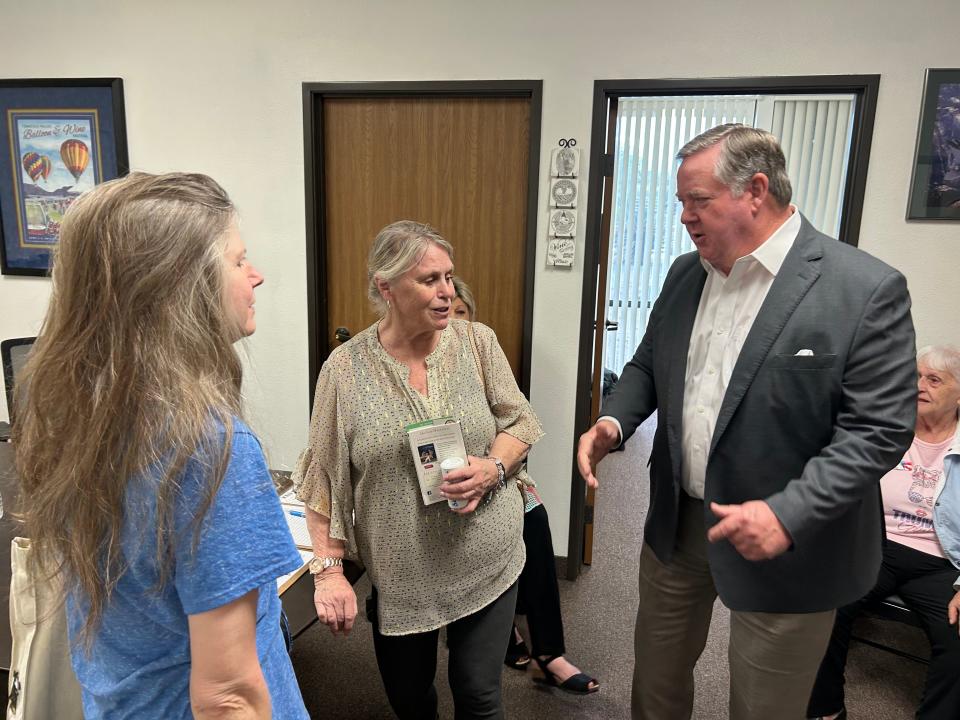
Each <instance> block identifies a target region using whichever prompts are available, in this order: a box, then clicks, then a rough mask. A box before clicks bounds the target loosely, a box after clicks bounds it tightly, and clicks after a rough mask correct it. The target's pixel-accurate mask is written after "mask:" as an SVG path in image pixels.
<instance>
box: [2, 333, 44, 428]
mask: <svg viewBox="0 0 960 720" xmlns="http://www.w3.org/2000/svg"><path fill="white" fill-rule="evenodd" d="M36 339H37V338H36V337H23V338H10V339H9V340H3V341H2V342H0V361H2V362H3V385H4V388H5V389H6V394H7V414H8V415H9V416H10V424H9V425H7V427H6V428H2V427H0V440H5V439H7V438H9V436H10V425H13V387H14V384H15V381H16V378H17V375H19V374H20V371H21V370H22V369H23V366H24V364H25V363H26V362H27V357H28V356H29V355H30V348H31V347H33V343H34V341H35V340H36Z"/></svg>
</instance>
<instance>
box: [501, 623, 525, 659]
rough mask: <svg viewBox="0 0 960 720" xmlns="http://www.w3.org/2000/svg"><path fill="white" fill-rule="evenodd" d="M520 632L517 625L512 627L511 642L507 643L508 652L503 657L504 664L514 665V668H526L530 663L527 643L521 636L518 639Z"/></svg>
mask: <svg viewBox="0 0 960 720" xmlns="http://www.w3.org/2000/svg"><path fill="white" fill-rule="evenodd" d="M518 636H519V633H518V632H517V626H516V625H514V626H513V627H512V628H511V629H510V642H509V643H507V654H506V657H504V658H503V664H504V665H506V666H507V667H512V668H513V669H514V670H526V669H527V665H529V664H530V651H529V650H527V644H526V643H525V642H524V641H523V639H522V638H521V639H520V640H517V637H518Z"/></svg>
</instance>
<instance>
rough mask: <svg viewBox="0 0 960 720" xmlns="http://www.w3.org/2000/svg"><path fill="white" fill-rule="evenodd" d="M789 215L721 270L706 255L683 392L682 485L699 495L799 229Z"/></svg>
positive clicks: (797, 219)
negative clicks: (733, 391)
mask: <svg viewBox="0 0 960 720" xmlns="http://www.w3.org/2000/svg"><path fill="white" fill-rule="evenodd" d="M791 209H792V210H793V214H792V215H791V216H790V217H789V218H788V219H787V220H786V221H785V222H784V223H783V224H782V225H781V226H780V227H779V228H777V229H776V230H775V231H774V233H773V234H772V235H771V236H770V237H769V238H767V239H766V240H765V241H764V242H763V244H762V245H760V247H758V248H757V249H756V250H754V251H753V252H752V253H750V254H749V255H745V256H744V257H742V258H739V259H738V260H737V261H736V262H735V263H734V264H733V267H732V268H730V274H729V275H726V276H725V275H724V274H723V273H722V272H720V271H719V270H717V269H716V268H715V267H713V266H712V265H711V264H710V263H708V262H706V261H705V260H701V262H702V263H703V267H704V269H705V270H706V271H707V280H706V283H705V284H704V286H703V293H702V294H701V296H700V306H699V307H698V308H697V317H696V319H695V320H694V321H693V331H692V333H691V334H690V347H689V349H688V351H687V371H686V375H685V377H684V393H683V438H682V443H683V462H682V463H681V471H680V474H681V478H680V483H681V487H683V489H684V490H685V491H686V492H687V493H688V494H689V495H691V496H692V497H695V498H703V483H704V479H705V478H706V471H707V456H708V455H709V453H710V443H711V441H712V440H713V430H714V428H715V427H716V425H717V416H718V415H719V413H720V405H721V404H722V403H723V397H724V395H725V394H726V392H727V384H728V383H729V382H730V376H731V375H732V374H733V367H734V365H736V362H737V358H738V357H739V356H740V350H741V348H742V347H743V342H744V340H746V338H747V334H748V333H749V332H750V328H751V327H753V321H754V320H756V318H757V313H759V312H760V306H761V305H763V301H764V299H765V298H766V297H767V293H768V292H769V291H770V287H771V286H772V285H773V281H774V279H775V278H776V276H777V273H778V272H779V271H780V267H781V266H782V265H783V261H784V259H785V258H786V256H787V253H788V252H789V251H790V248H791V247H793V243H794V241H795V240H796V239H797V234H798V233H799V232H800V213H799V212H797V211H796V208H791Z"/></svg>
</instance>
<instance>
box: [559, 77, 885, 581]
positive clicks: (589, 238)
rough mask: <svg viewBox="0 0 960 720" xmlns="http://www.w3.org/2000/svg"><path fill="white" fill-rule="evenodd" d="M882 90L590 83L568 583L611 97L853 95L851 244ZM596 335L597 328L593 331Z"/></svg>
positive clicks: (819, 83) (837, 85)
mask: <svg viewBox="0 0 960 720" xmlns="http://www.w3.org/2000/svg"><path fill="white" fill-rule="evenodd" d="M879 88H880V76H879V75H804V76H786V77H736V78H705V79H696V80H695V79H646V80H597V81H595V82H594V86H593V121H592V122H593V125H592V130H591V135H590V176H589V182H588V186H587V187H588V190H587V225H586V235H585V238H584V249H583V293H582V296H581V300H580V341H579V347H578V350H577V353H578V355H577V357H578V361H577V395H576V409H575V411H574V421H573V467H572V478H571V483H570V535H569V538H568V543H567V579H568V580H576V578H577V577H578V576H579V574H580V568H581V566H582V564H583V539H584V538H583V530H584V524H585V521H586V519H587V518H586V498H585V492H584V489H585V483H584V481H583V478H581V477H580V473H579V471H578V470H577V462H576V452H577V441H578V440H579V438H580V435H582V434H583V433H585V432H586V431H587V430H588V429H589V428H590V425H591V424H592V418H591V417H590V413H591V409H590V401H591V385H592V382H593V365H594V358H593V354H594V347H593V345H594V332H595V331H594V323H595V322H596V312H597V304H598V303H600V302H603V300H598V299H597V272H596V270H597V263H598V262H599V255H600V244H601V240H602V238H601V237H600V234H601V233H600V223H601V220H602V215H601V205H602V202H601V198H602V193H603V180H604V178H605V177H608V176H610V175H612V172H613V163H612V158H609V160H608V159H607V158H606V140H607V120H608V117H607V115H608V106H609V103H610V101H611V100H613V99H619V98H621V97H637V96H644V95H648V96H649V95H653V96H660V95H733V94H751V95H752V94H758V93H761V94H773V93H778V94H780V93H782V94H804V93H806V94H814V93H851V94H853V95H854V96H855V100H854V114H853V126H852V128H851V141H850V161H849V163H848V166H847V182H846V186H845V188H844V197H843V216H842V219H841V222H840V231H839V233H838V235H839V236H840V240H841V241H842V242H846V243H849V244H850V245H853V246H854V247H856V245H857V241H858V239H859V234H860V220H861V217H862V214H863V194H864V189H865V188H866V184H867V165H868V162H869V157H870V145H871V140H872V138H873V122H874V117H875V115H876V109H877V95H878V93H879ZM597 330H599V328H597Z"/></svg>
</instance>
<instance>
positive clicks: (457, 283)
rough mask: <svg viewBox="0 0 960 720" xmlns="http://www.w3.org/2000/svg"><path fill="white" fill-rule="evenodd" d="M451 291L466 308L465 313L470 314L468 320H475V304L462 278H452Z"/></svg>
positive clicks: (468, 287)
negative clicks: (453, 291) (452, 290)
mask: <svg viewBox="0 0 960 720" xmlns="http://www.w3.org/2000/svg"><path fill="white" fill-rule="evenodd" d="M453 289H454V290H455V291H456V293H457V297H458V298H460V299H461V300H462V301H463V304H464V305H466V307H467V312H468V313H470V319H471V320H476V319H477V303H476V301H475V300H474V299H473V293H472V292H471V290H470V286H469V285H467V284H466V283H465V282H464V281H463V279H462V278H459V277H457V276H456V275H454V276H453Z"/></svg>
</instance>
